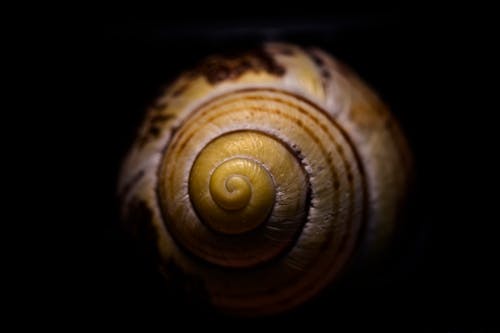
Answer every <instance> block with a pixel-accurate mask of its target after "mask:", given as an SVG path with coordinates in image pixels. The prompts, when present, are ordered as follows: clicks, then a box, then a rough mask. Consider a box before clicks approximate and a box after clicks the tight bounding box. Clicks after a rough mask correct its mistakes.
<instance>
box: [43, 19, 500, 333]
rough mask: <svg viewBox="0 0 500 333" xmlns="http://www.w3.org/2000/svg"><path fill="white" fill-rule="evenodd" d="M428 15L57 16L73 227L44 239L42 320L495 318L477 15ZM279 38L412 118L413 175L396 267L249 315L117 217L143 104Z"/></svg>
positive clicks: (63, 186) (465, 325) (62, 207)
mask: <svg viewBox="0 0 500 333" xmlns="http://www.w3.org/2000/svg"><path fill="white" fill-rule="evenodd" d="M421 14H422V13H421V12H418V13H415V12H407V11H378V12H363V13H352V12H349V13H345V12H343V13H314V14H304V13H300V12H296V13H291V14H290V15H271V14H268V15H263V14H260V15H242V14H241V13H240V14H238V15H231V16H227V15H222V14H221V15H215V16H210V17H208V16H202V17H194V16H193V17H191V16H189V17H188V18H186V17H183V18H182V19H181V18H180V17H176V16H178V15H176V14H175V13H169V14H168V15H167V17H164V16H163V15H152V16H148V17H145V18H144V17H142V18H137V17H131V16H127V17H122V16H120V17H119V19H116V18H115V17H112V18H111V17H108V16H106V15H104V16H101V17H99V19H95V20H94V19H90V18H89V19H85V18H84V19H83V20H82V19H79V20H78V21H77V22H71V17H69V19H66V20H64V23H60V24H58V25H57V26H55V27H54V26H52V27H51V28H50V31H57V32H58V33H57V34H56V35H53V36H51V38H49V41H47V43H46V44H45V40H43V39H42V41H41V42H40V44H41V45H42V46H44V47H43V48H44V49H46V50H49V53H47V54H45V56H44V57H43V59H47V62H45V63H43V66H44V67H45V68H44V74H45V75H47V76H51V75H52V74H54V76H55V79H56V81H59V82H58V83H57V85H56V86H54V87H53V88H52V87H51V88H50V89H51V90H52V93H53V96H54V97H55V101H56V102H55V103H56V104H58V106H61V107H62V108H61V110H59V109H57V111H56V108H54V109H51V111H50V113H49V119H50V122H51V124H50V126H49V127H47V128H50V130H47V131H46V132H47V133H46V134H47V136H48V137H49V138H50V142H51V146H52V147H53V148H55V149H54V157H55V158H57V161H59V158H61V157H62V158H61V162H58V163H57V164H58V167H56V168H55V170H56V171H55V175H54V176H53V177H56V178H57V180H58V182H57V193H58V195H57V198H56V199H55V200H54V199H53V198H51V201H56V202H57V204H56V205H51V206H49V207H54V206H57V207H58V208H57V209H55V208H48V209H47V206H46V207H45V210H48V212H49V214H51V215H52V216H57V218H58V219H59V218H60V220H61V221H62V225H63V227H60V228H57V230H56V231H55V232H53V233H52V235H51V236H52V238H54V239H55V242H52V241H50V242H47V244H45V245H47V247H48V248H50V255H48V256H50V258H51V259H50V262H51V263H52V264H53V265H50V266H45V265H42V267H43V268H42V272H43V275H44V276H46V277H47V279H46V280H48V282H46V281H45V279H43V280H42V281H43V282H40V285H39V288H40V289H41V290H43V295H44V296H43V297H42V296H41V297H40V298H39V299H38V302H37V304H39V305H38V306H37V308H45V307H46V306H47V307H48V303H47V299H51V298H53V299H55V300H57V301H55V303H56V307H55V308H52V307H49V308H50V309H51V310H50V311H49V312H50V313H51V315H49V316H47V317H45V320H48V321H49V322H50V321H52V320H55V321H57V318H59V317H61V318H62V317H64V318H65V319H67V320H69V321H71V322H72V323H73V324H76V325H85V324H91V325H97V323H101V322H103V321H104V322H105V323H107V324H111V325H119V326H122V325H125V326H128V325H132V324H139V325H147V326H149V325H151V324H153V325H160V327H163V328H164V329H170V328H171V327H172V325H173V323H175V322H181V323H182V324H183V325H187V326H190V325H192V324H194V325H198V324H202V325H214V327H216V328H223V327H225V326H226V325H227V326H228V327H230V328H234V329H237V328H241V327H248V325H250V327H255V328H259V327H268V325H270V324H277V325H280V326H282V327H284V328H285V329H288V328H293V327H294V326H296V325H297V323H301V324H306V325H311V327H312V328H314V329H317V328H318V327H325V328H326V329H327V330H328V331H334V329H335V330H336V331H345V330H347V331H357V330H358V329H359V330H363V331H366V330H367V329H377V330H378V329H383V330H396V331H404V332H408V331H414V330H415V331H434V330H436V331H440V332H441V331H442V332H447V331H451V332H454V331H462V330H465V331H469V330H470V331H482V329H483V328H485V327H491V325H493V324H495V318H494V316H493V314H494V313H495V312H498V311H495V310H498V309H497V307H496V308H495V299H498V298H495V295H496V291H497V288H496V287H495V284H496V280H495V279H494V277H493V274H492V272H493V270H494V269H493V267H494V266H495V264H496V261H498V260H496V261H495V255H494V253H495V251H494V250H493V249H492V248H493V244H494V242H492V241H490V238H491V237H492V235H491V234H490V231H489V230H490V227H489V225H490V224H491V223H493V220H492V219H491V218H489V217H487V216H485V214H484V213H482V212H483V210H482V209H481V208H479V207H481V206H485V205H487V202H488V201H489V199H486V198H484V196H485V195H484V194H483V191H482V186H484V182H483V181H482V180H479V179H481V173H482V172H485V171H483V168H482V167H480V165H484V164H485V163H488V162H487V160H486V159H485V158H484V157H482V156H485V154H483V153H484V152H487V153H491V149H490V148H489V147H488V146H487V145H485V144H484V143H483V144H481V145H477V144H476V142H474V140H473V139H474V138H477V137H478V136H480V135H482V134H483V133H482V132H483V131H482V130H481V129H480V128H479V126H481V125H482V124H483V123H484V122H485V118H484V115H485V113H482V114H481V113H480V112H481V109H480V108H479V105H480V104H479V102H477V101H476V99H475V97H474V98H470V97H471V95H472V94H473V91H474V90H475V89H477V86H478V85H480V84H482V81H480V80H476V79H473V76H474V74H475V71H478V70H479V69H478V68H479V67H480V65H479V64H478V60H477V54H478V53H479V52H480V50H479V48H478V47H477V44H476V41H477V38H476V36H475V32H471V31H470V30H469V29H468V28H467V27H468V26H467V24H466V22H470V21H467V20H465V21H464V20H462V17H454V18H453V17H452V18H451V19H449V18H448V17H447V16H446V15H443V14H439V15H438V14H435V15H434V14H428V12H425V15H421ZM67 27H71V30H70V31H71V32H70V33H68V32H65V31H64V29H65V28H67ZM75 28H76V29H75ZM268 40H278V41H286V42H293V43H298V44H300V45H304V46H319V47H322V48H323V49H325V50H327V51H329V52H330V53H332V54H333V55H335V56H336V57H337V58H339V59H340V60H342V61H343V62H345V63H346V64H348V65H349V66H350V67H352V68H353V69H354V70H355V71H356V72H358V73H359V74H360V76H361V77H362V78H364V79H365V80H366V81H367V82H368V83H369V84H370V85H371V86H372V87H374V88H375V90H376V91H378V92H379V94H380V95H381V96H382V98H383V99H384V100H385V101H386V102H387V104H388V105H389V106H390V107H391V109H392V111H393V113H394V114H395V116H396V117H397V119H398V120H399V121H400V123H401V126H402V127H403V129H404V131H405V133H406V134H407V137H408V140H409V143H410V146H411V148H412V151H413V153H414V157H415V162H416V165H415V171H416V172H415V181H414V186H413V191H412V193H411V195H410V200H409V207H408V209H407V212H406V224H405V225H404V227H402V228H401V230H400V234H399V236H398V238H397V240H396V242H395V244H394V245H393V247H392V248H391V249H390V253H389V255H388V257H387V258H386V259H385V260H384V261H383V262H381V263H379V264H378V265H377V266H375V267H370V268H369V269H367V270H365V271H363V272H361V274H357V275H353V276H349V278H346V279H343V280H342V281H341V282H340V283H339V285H338V286H337V287H335V288H332V289H331V290H328V291H327V292H325V293H324V294H323V295H321V296H320V297H319V298H317V299H315V300H314V301H312V302H311V303H310V304H308V305H306V306H305V307H303V308H300V309H298V310H296V311H293V312H292V313H291V314H285V315H282V316H278V317H272V318H264V319H258V320H257V319H254V320H245V321H239V320H237V319H235V318H227V317H219V316H216V315H214V314H213V313H210V312H206V311H204V310H203V309H199V308H198V307H197V306H196V304H195V303H190V302H189V301H188V300H186V299H185V297H184V295H182V294H181V293H180V292H178V291H176V290H172V289H169V288H167V287H165V286H164V285H163V284H162V280H161V278H160V277H159V276H158V274H157V273H156V272H155V270H154V268H153V267H152V265H151V263H149V262H148V260H147V257H145V256H144V255H143V254H141V252H140V251H139V250H138V249H137V246H136V244H135V242H134V240H133V239H131V238H130V237H129V236H128V235H127V234H126V233H125V232H124V231H123V230H122V228H121V226H120V221H119V218H118V214H117V207H118V202H117V198H116V196H115V194H116V181H117V177H118V172H119V168H120V163H121V160H122V158H123V157H124V154H125V153H126V151H127V149H128V147H129V145H130V144H131V142H132V140H133V137H134V135H135V131H136V130H137V127H138V124H139V122H140V121H141V119H142V117H143V115H144V110H145V108H146V107H147V106H148V105H149V104H150V103H152V102H153V100H154V98H155V97H157V96H158V94H159V93H160V91H161V88H163V87H164V85H165V84H166V83H168V82H169V80H171V79H172V78H174V77H175V75H176V74H178V73H179V72H180V71H181V70H183V69H186V68H190V67H192V66H193V65H196V63H197V62H198V61H199V60H200V59H202V58H203V57H205V56H207V55H209V54H211V53H220V52H225V51H231V50H234V49H248V48H251V47H253V46H255V45H257V44H258V43H260V42H262V41H268ZM56 73H57V75H56ZM59 74H60V75H59ZM471 100H472V101H471ZM483 112H484V111H483ZM471 115H479V117H476V116H474V117H473V116H471ZM486 119H487V118H486ZM486 122H487V121H486ZM52 128H54V129H55V130H52ZM55 133H57V134H55ZM45 158H47V157H45ZM52 171H54V170H52ZM75 175H77V176H75ZM49 267H50V268H49ZM278 327H279V326H278ZM339 328H341V329H339ZM323 329H324V328H323Z"/></svg>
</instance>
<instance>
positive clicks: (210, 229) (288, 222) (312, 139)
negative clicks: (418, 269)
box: [119, 43, 411, 315]
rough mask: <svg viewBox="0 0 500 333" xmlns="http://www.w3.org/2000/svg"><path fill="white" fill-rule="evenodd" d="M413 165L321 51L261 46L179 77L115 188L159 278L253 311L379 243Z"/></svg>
mask: <svg viewBox="0 0 500 333" xmlns="http://www.w3.org/2000/svg"><path fill="white" fill-rule="evenodd" d="M410 166H411V161H410V155H409V153H408V148H407V145H406V142H405V140H404V138H403V137H402V135H401V132H400V130H399V127H398V125H397V123H396V122H395V120H394V119H393V118H392V117H391V115H390V114H389V112H388V111H387V109H386V107H385V106H384V105H383V104H382V102H381V101H380V100H379V99H378V97H377V96H376V95H375V94H374V93H373V92H372V91H371V90H370V89H369V88H367V86H366V85H365V84H364V83H362V81H361V80H360V79H359V78H358V77H357V76H356V75H354V74H353V73H352V72H351V71H349V70H348V69H346V68H345V67H344V66H342V65H341V64H339V62H337V61H336V60H335V59H333V58H332V57H331V56H329V55H327V54H326V53H324V52H323V51H321V50H318V49H303V48H300V47H298V46H294V45H288V44H281V43H270V44H265V45H264V46H263V47H262V48H261V49H259V50H257V51H251V52H248V53H245V54H242V55H239V56H236V57H223V56H214V57H211V58H208V59H206V60H205V62H204V63H202V64H201V65H200V66H199V67H198V68H196V69H195V70H192V71H190V72H187V73H185V74H183V75H181V76H180V77H179V78H178V79H177V80H176V81H175V82H174V83H173V84H172V85H171V86H170V87H169V88H168V89H167V90H166V91H165V93H164V95H163V96H162V97H161V98H160V99H159V100H158V102H157V104H156V105H155V106H154V107H152V108H151V109H150V110H149V112H148V113H147V117H146V120H145V122H144V124H143V126H142V127H141V131H140V133H139V136H138V138H137V140H136V142H135V143H134V145H133V146H132V149H131V150H130V152H129V154H128V156H127V158H126V160H125V162H124V166H123V172H122V175H121V179H120V186H119V194H120V197H121V199H122V203H123V205H122V213H123V215H124V217H125V220H128V221H130V220H134V223H136V224H138V225H139V226H138V227H137V226H136V229H137V228H141V229H142V230H145V229H147V230H148V232H149V235H148V241H149V242H150V243H151V244H150V245H151V247H152V248H154V250H155V253H156V256H157V258H156V259H157V261H158V263H159V265H160V268H161V270H162V272H163V273H164V274H165V276H166V278H167V279H168V277H169V274H171V267H172V265H173V266H175V267H176V269H175V270H176V271H181V272H183V276H186V277H189V278H192V279H196V281H199V284H200V285H201V288H202V289H203V292H204V293H205V294H206V295H208V298H209V301H210V303H211V304H212V305H213V306H214V307H215V308H217V309H220V310H221V311H223V312H228V313H233V314H241V315H261V314H269V313H276V312H280V311H283V310H286V309H289V308H292V307H294V306H296V305H298V304H301V303H303V302H304V301H306V300H307V299H309V298H311V297H312V296H314V295H316V294H317V293H318V292H320V291H321V290H322V289H324V288H325V286H327V285H328V284H330V283H332V282H333V281H334V280H335V278H336V277H337V276H338V275H339V272H341V271H342V269H344V268H345V267H346V264H347V263H348V262H349V260H350V259H351V258H352V257H353V254H354V252H355V250H358V249H359V251H361V253H373V252H376V251H377V249H378V248H380V247H381V246H383V244H385V243H386V241H387V239H388V237H389V236H390V235H391V232H392V231H393V229H394V225H395V222H396V220H397V214H398V209H399V206H400V204H401V201H402V199H403V197H404V193H405V190H406V186H407V185H406V183H407V180H408V175H409V169H410ZM137 216H139V217H140V218H139V219H137ZM131 217H134V218H131ZM145 226H147V227H146V228H145Z"/></svg>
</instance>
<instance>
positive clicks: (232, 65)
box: [195, 48, 285, 84]
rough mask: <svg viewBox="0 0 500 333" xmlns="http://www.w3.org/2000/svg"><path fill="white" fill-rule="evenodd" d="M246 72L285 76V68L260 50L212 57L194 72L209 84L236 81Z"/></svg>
mask: <svg viewBox="0 0 500 333" xmlns="http://www.w3.org/2000/svg"><path fill="white" fill-rule="evenodd" d="M248 71H253V72H255V73H258V72H260V71H264V72H267V73H269V74H272V75H276V76H282V75H283V74H285V68H284V67H283V66H281V65H279V64H278V63H277V62H276V61H275V60H274V58H273V57H272V55H270V54H269V53H267V52H266V51H265V50H264V49H262V48H261V49H256V50H253V51H250V52H247V53H243V54H239V55H236V56H228V55H216V56H212V57H209V58H207V59H206V60H205V61H204V62H203V63H202V64H201V65H200V66H199V67H198V68H197V69H196V70H195V72H197V73H199V74H200V75H202V76H204V77H205V78H206V79H207V81H208V82H210V83H211V84H217V83H219V82H222V81H225V80H234V79H237V78H239V77H240V76H241V75H242V74H244V73H245V72H248Z"/></svg>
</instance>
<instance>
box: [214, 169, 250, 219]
mask: <svg viewBox="0 0 500 333" xmlns="http://www.w3.org/2000/svg"><path fill="white" fill-rule="evenodd" d="M224 177H226V175H225V174H224V172H223V171H222V170H221V168H217V169H216V170H215V172H214V174H213V175H212V177H211V178H210V194H211V195H212V198H213V199H214V201H215V203H216V204H217V205H219V206H220V207H221V208H222V209H226V210H240V209H242V208H245V207H246V206H247V205H248V202H249V201H250V198H251V197H252V185H251V184H250V182H249V180H248V178H246V177H245V176H242V175H229V176H228V177H227V178H225V179H224ZM221 182H223V183H224V185H222V184H221Z"/></svg>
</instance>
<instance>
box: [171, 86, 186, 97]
mask: <svg viewBox="0 0 500 333" xmlns="http://www.w3.org/2000/svg"><path fill="white" fill-rule="evenodd" d="M188 86H189V84H188V83H185V84H183V85H181V86H180V87H179V88H177V89H175V90H174V92H173V93H172V96H173V97H177V96H179V95H180V94H182V93H183V92H184V91H186V89H187V88H188Z"/></svg>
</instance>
